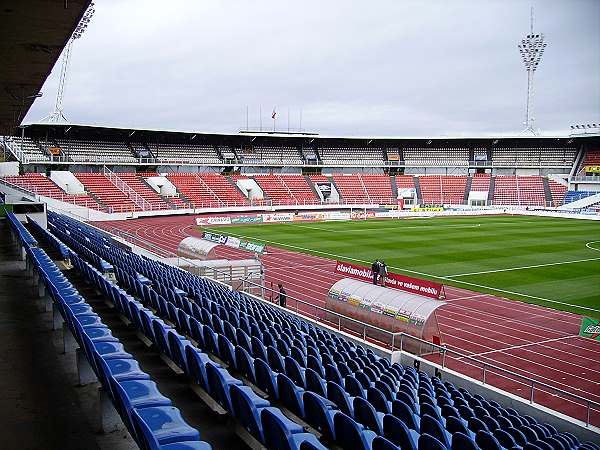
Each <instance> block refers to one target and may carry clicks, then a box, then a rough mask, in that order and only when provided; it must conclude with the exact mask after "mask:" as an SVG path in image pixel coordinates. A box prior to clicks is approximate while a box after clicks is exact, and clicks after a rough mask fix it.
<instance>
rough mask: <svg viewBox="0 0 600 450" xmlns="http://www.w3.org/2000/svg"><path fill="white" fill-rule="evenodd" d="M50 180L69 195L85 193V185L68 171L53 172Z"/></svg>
mask: <svg viewBox="0 0 600 450" xmlns="http://www.w3.org/2000/svg"><path fill="white" fill-rule="evenodd" d="M50 179H51V180H52V181H54V182H55V183H56V184H57V185H58V186H59V187H60V188H61V189H62V190H63V191H65V192H66V193H67V194H72V195H77V194H84V193H85V188H84V187H83V183H81V181H79V180H78V179H77V178H76V177H75V175H73V172H69V171H66V170H53V171H52V172H50Z"/></svg>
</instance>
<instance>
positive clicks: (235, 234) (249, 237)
mask: <svg viewBox="0 0 600 450" xmlns="http://www.w3.org/2000/svg"><path fill="white" fill-rule="evenodd" d="M208 229H209V230H210V228H208ZM227 234H228V235H230V236H235V237H238V238H242V239H254V240H255V241H260V242H264V243H267V244H272V245H275V246H278V247H287V248H293V249H296V250H300V251H304V252H313V253H318V254H320V255H325V256H329V257H332V258H336V259H347V260H350V261H356V262H360V263H363V264H371V263H370V262H369V261H365V260H364V259H359V258H351V257H349V256H344V255H336V254H335V253H329V252H323V251H320V250H314V249H310V248H306V247H300V246H298V245H292V244H284V243H283V242H277V241H271V240H268V239H262V238H257V237H253V236H245V235H243V234H238V233H227ZM389 267H390V269H395V270H399V271H401V272H407V273H413V274H415V275H421V276H425V277H430V278H435V279H437V280H443V281H450V282H453V283H458V284H464V285H466V286H474V287H478V288H481V289H489V290H490V291H495V292H502V293H504V294H511V295H519V296H521V297H526V298H532V299H534V300H541V301H543V302H548V303H555V304H558V305H564V306H570V307H572V308H578V309H581V310H586V311H593V312H597V313H600V309H595V308H590V307H588V306H581V305H575V304H573V303H568V302H561V301H559V300H552V299H550V298H544V297H538V296H536V295H529V294H523V293H520V292H514V291H509V290H506V289H499V288H494V287H490V286H485V285H482V284H477V283H469V282H467V281H461V280H454V279H452V278H449V277H444V276H438V275H433V274H430V273H425V272H418V271H416V270H410V269H405V268H402V267H394V266H389Z"/></svg>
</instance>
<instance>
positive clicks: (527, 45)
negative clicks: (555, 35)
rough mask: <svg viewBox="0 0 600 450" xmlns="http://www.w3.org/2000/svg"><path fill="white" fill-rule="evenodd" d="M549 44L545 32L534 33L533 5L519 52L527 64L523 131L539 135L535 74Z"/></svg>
mask: <svg viewBox="0 0 600 450" xmlns="http://www.w3.org/2000/svg"><path fill="white" fill-rule="evenodd" d="M547 45H548V44H547V43H546V42H544V34H543V33H539V34H534V32H533V6H532V7H531V17H530V24H529V34H528V35H526V36H525V38H524V39H521V43H520V44H519V45H518V47H519V53H520V54H521V58H522V59H523V64H524V65H525V71H526V72H527V103H526V107H525V121H524V122H523V125H525V129H524V130H523V133H531V134H533V135H537V134H538V131H537V130H536V129H535V126H534V123H535V117H534V116H533V76H534V74H535V71H536V70H537V68H538V65H539V64H540V61H541V59H542V55H543V54H544V50H545V49H546V46H547Z"/></svg>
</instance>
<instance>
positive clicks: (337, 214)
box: [325, 211, 352, 220]
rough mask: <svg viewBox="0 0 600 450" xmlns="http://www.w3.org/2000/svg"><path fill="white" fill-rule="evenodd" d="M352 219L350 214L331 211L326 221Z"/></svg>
mask: <svg viewBox="0 0 600 450" xmlns="http://www.w3.org/2000/svg"><path fill="white" fill-rule="evenodd" d="M351 218H352V217H351V216H350V213H349V212H342V211H330V212H328V213H326V217H325V220H350V219H351Z"/></svg>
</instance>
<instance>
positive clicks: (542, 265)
mask: <svg viewBox="0 0 600 450" xmlns="http://www.w3.org/2000/svg"><path fill="white" fill-rule="evenodd" d="M599 259H600V257H598V258H586V259H577V260H574V261H559V262H553V263H546V264H533V265H531V266H520V267H509V268H507V269H493V270H482V271H480V272H467V273H458V274H456V275H446V278H457V277H468V276H470V275H482V274H485V273H497V272H510V271H513V270H523V269H535V268H536V267H548V266H560V265H562V264H575V263H581V262H586V261H597V260H599Z"/></svg>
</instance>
